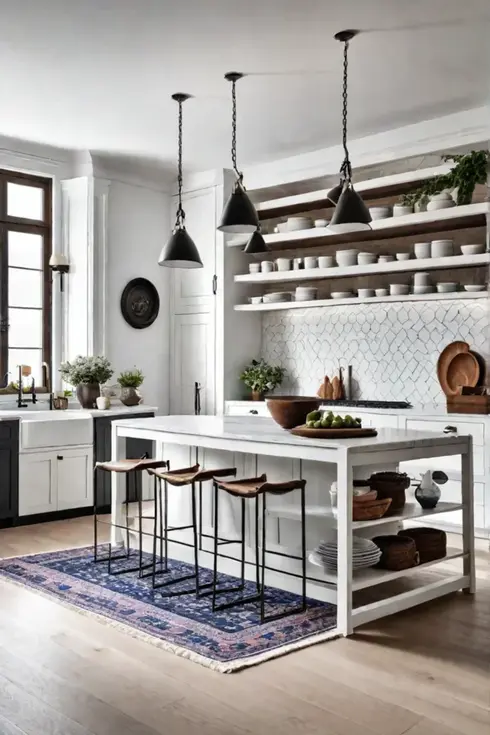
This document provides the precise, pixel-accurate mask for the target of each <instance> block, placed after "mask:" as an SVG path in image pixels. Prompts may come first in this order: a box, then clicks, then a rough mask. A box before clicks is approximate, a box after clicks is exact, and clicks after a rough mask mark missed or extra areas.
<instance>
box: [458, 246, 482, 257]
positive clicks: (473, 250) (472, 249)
mask: <svg viewBox="0 0 490 735" xmlns="http://www.w3.org/2000/svg"><path fill="white" fill-rule="evenodd" d="M461 252H462V253H463V255H481V254H482V253H484V252H485V245H484V244H483V243H477V244H476V245H461Z"/></svg>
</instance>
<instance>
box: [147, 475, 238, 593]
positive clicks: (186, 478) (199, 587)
mask: <svg viewBox="0 0 490 735" xmlns="http://www.w3.org/2000/svg"><path fill="white" fill-rule="evenodd" d="M148 474H149V475H152V476H153V477H154V478H155V483H156V482H157V481H158V489H157V488H156V486H155V516H154V533H153V574H152V584H153V588H154V589H160V588H162V587H169V586H171V585H174V584H177V583H179V582H184V581H186V580H189V579H195V580H196V586H195V588H194V587H192V588H190V589H189V588H186V589H184V590H173V591H170V592H168V593H166V594H165V595H164V596H165V597H177V596H180V595H187V594H190V593H191V592H195V593H196V596H197V597H202V596H204V595H205V594H210V592H208V593H206V592H203V590H204V589H206V588H209V587H212V584H213V583H212V582H208V583H206V584H200V582H199V546H198V526H197V508H196V505H197V503H196V484H199V497H200V498H201V497H202V483H203V482H206V481H208V480H214V478H215V477H235V476H236V468H235V467H227V468H225V469H212V470H206V469H201V467H200V465H199V464H195V465H193V466H192V467H185V468H183V469H179V470H168V471H167V472H161V471H159V470H157V469H149V470H148ZM162 482H163V499H162ZM169 485H172V486H173V487H186V486H187V487H190V491H191V504H192V517H191V523H190V524H188V525H185V526H172V527H169V525H168V486H169ZM162 506H163V520H162ZM199 519H200V521H201V519H202V515H201V508H199ZM158 521H159V525H160V529H158V527H157V526H158ZM190 529H192V534H193V540H192V543H188V542H186V541H180V540H178V539H174V540H173V543H176V544H180V545H181V546H188V547H191V548H192V549H193V552H194V571H193V572H192V573H191V574H185V575H182V576H180V577H177V578H175V577H174V578H172V579H168V580H165V581H163V582H157V581H156V576H157V575H158V574H166V573H168V572H169V571H170V570H169V568H168V540H169V539H168V534H169V533H172V532H173V531H187V530H190ZM199 530H200V533H201V534H202V536H204V537H206V538H213V536H212V535H211V534H205V533H202V527H201V524H200V527H199ZM157 541H160V554H159V556H160V569H159V570H158V571H157ZM162 544H163V548H162Z"/></svg>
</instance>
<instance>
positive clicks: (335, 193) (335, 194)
mask: <svg viewBox="0 0 490 735" xmlns="http://www.w3.org/2000/svg"><path fill="white" fill-rule="evenodd" d="M343 190H344V183H343V181H341V182H340V184H337V186H334V187H333V189H330V191H329V192H328V193H327V199H328V200H329V201H330V202H332V204H337V202H338V201H339V199H340V196H341V194H342V192H343Z"/></svg>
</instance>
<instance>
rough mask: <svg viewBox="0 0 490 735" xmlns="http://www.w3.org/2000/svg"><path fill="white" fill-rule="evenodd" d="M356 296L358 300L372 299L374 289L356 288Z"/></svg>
mask: <svg viewBox="0 0 490 735" xmlns="http://www.w3.org/2000/svg"><path fill="white" fill-rule="evenodd" d="M357 295H358V296H359V298H360V299H372V298H373V296H374V288H358V289H357Z"/></svg>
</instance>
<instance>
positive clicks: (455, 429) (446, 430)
mask: <svg viewBox="0 0 490 735" xmlns="http://www.w3.org/2000/svg"><path fill="white" fill-rule="evenodd" d="M444 433H445V434H457V433H458V427H457V426H445V427H444Z"/></svg>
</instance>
